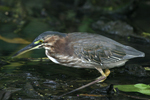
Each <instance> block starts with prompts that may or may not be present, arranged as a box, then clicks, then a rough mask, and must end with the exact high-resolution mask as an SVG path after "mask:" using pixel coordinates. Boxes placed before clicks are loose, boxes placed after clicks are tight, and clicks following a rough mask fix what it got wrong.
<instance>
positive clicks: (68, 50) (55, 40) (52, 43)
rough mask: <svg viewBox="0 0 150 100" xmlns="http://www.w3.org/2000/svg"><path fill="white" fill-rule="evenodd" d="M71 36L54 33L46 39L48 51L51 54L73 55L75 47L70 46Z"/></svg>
mask: <svg viewBox="0 0 150 100" xmlns="http://www.w3.org/2000/svg"><path fill="white" fill-rule="evenodd" d="M69 42H70V40H69V38H68V36H65V37H60V36H58V35H54V36H51V37H48V38H47V39H45V41H44V44H45V45H44V46H45V49H48V52H50V54H52V53H55V54H61V55H69V56H72V55H73V48H72V47H71V46H69Z"/></svg>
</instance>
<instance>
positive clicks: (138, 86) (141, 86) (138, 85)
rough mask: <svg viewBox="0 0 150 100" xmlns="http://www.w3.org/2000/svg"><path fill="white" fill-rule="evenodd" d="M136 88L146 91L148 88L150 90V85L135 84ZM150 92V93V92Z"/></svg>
mask: <svg viewBox="0 0 150 100" xmlns="http://www.w3.org/2000/svg"><path fill="white" fill-rule="evenodd" d="M134 87H137V88H139V89H146V88H150V86H149V85H146V84H135V85H134ZM149 92H150V91H149Z"/></svg>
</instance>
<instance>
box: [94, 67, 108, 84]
mask: <svg viewBox="0 0 150 100" xmlns="http://www.w3.org/2000/svg"><path fill="white" fill-rule="evenodd" d="M95 69H97V70H98V71H99V72H100V73H101V75H102V76H100V77H98V79H99V78H101V77H103V76H104V77H105V79H106V78H107V76H108V75H109V74H110V70H109V69H105V73H104V72H103V70H102V69H101V68H99V67H95ZM105 79H103V80H101V81H99V82H103V81H104V80H105Z"/></svg>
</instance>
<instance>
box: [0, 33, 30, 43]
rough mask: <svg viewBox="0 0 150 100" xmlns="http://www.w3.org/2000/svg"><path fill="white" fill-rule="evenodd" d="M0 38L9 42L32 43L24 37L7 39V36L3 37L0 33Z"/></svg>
mask: <svg viewBox="0 0 150 100" xmlns="http://www.w3.org/2000/svg"><path fill="white" fill-rule="evenodd" d="M0 39H1V40H3V41H5V42H8V43H18V44H30V42H29V41H27V40H24V39H22V38H13V39H7V38H5V37H2V36H1V35H0Z"/></svg>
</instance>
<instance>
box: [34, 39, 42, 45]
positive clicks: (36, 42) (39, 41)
mask: <svg viewBox="0 0 150 100" xmlns="http://www.w3.org/2000/svg"><path fill="white" fill-rule="evenodd" d="M38 43H43V40H38V41H35V42H34V44H38Z"/></svg>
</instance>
